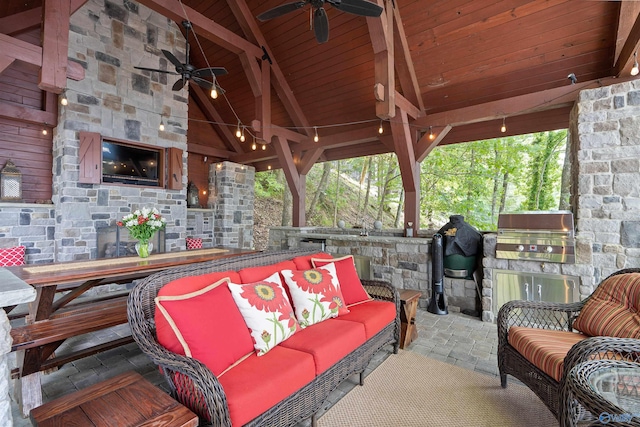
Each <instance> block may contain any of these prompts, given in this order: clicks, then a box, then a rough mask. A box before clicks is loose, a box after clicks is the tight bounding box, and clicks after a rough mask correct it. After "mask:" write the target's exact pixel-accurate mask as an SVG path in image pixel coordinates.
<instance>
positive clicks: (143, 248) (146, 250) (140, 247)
mask: <svg viewBox="0 0 640 427" xmlns="http://www.w3.org/2000/svg"><path fill="white" fill-rule="evenodd" d="M152 250H153V243H151V242H149V241H148V240H138V243H136V252H137V253H138V256H139V257H140V258H147V257H148V256H149V254H150V253H151V251H152Z"/></svg>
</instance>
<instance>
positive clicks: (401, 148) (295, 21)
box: [0, 0, 640, 224]
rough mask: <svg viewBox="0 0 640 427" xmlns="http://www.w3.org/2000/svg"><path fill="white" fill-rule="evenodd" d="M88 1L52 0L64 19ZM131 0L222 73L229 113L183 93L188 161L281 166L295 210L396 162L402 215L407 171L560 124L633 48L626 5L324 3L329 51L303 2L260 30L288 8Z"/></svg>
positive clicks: (26, 4) (413, 178)
mask: <svg viewBox="0 0 640 427" xmlns="http://www.w3.org/2000/svg"><path fill="white" fill-rule="evenodd" d="M84 1H86V0H55V2H57V3H60V2H61V3H65V2H68V3H69V4H70V10H71V11H73V10H75V9H76V8H77V7H79V6H80V5H81V4H82V3H84ZM139 2H140V3H141V4H143V5H145V6H147V7H150V8H152V9H154V10H156V11H158V12H160V13H162V14H164V15H165V16H167V17H169V18H170V19H173V20H174V21H176V22H178V23H179V22H180V21H182V20H183V19H185V18H188V19H189V20H190V21H192V22H193V23H194V29H195V33H196V35H197V42H196V40H195V39H194V38H191V40H190V42H191V46H192V57H191V60H192V61H191V62H192V63H194V64H195V65H196V66H198V67H206V66H222V67H225V68H226V69H227V70H228V71H229V74H228V75H226V76H221V77H220V78H219V80H218V81H219V84H220V85H221V86H222V87H223V88H224V89H225V91H226V97H227V100H228V103H227V102H226V100H225V99H224V98H223V97H220V98H218V99H217V100H213V99H211V98H209V97H208V96H207V93H205V92H206V91H204V90H201V89H199V88H197V87H195V86H194V87H191V88H190V89H189V90H190V97H191V99H192V100H193V101H194V102H193V103H192V104H190V105H191V106H190V114H191V115H192V118H197V119H198V120H197V121H196V120H194V121H192V122H190V124H189V133H188V145H189V152H190V154H192V153H195V154H201V155H207V156H209V157H211V158H215V159H216V160H225V159H228V160H232V161H235V162H239V163H244V164H250V165H253V166H255V167H256V169H257V170H258V171H259V170H265V169H267V168H268V167H271V168H280V167H281V168H283V169H284V170H285V173H286V175H287V179H288V182H289V186H290V188H292V189H293V190H292V192H293V193H294V201H295V200H296V199H298V200H300V199H301V200H304V185H302V184H303V183H304V176H305V175H306V173H307V172H308V170H309V168H310V167H311V166H312V165H313V163H314V162H316V161H324V160H336V159H342V158H349V157H357V156H363V155H368V154H378V153H384V152H391V151H395V152H396V154H397V155H398V158H399V162H400V166H401V171H402V178H403V184H404V186H405V191H406V192H407V200H408V201H407V204H408V206H411V205H412V203H413V205H416V201H415V200H414V201H413V202H412V201H411V198H412V197H413V196H412V192H413V193H415V191H416V187H417V179H418V177H417V175H416V170H417V168H416V165H417V162H420V161H422V160H423V159H424V157H425V156H427V155H428V153H429V152H430V150H431V149H433V148H434V147H435V146H437V145H438V144H440V145H443V144H452V143H459V142H464V141H471V140H478V139H486V138H493V137H499V136H504V135H515V134H522V133H529V132H536V131H545V130H552V129H559V128H566V127H568V121H569V111H570V109H571V105H572V104H573V102H574V101H575V99H576V97H577V95H578V93H579V91H580V90H582V89H584V88H592V87H598V86H602V85H608V84H612V83H615V82H621V81H625V80H629V79H631V77H629V71H630V69H631V67H632V64H633V59H634V56H633V55H634V52H636V51H637V49H638V40H639V39H640V21H639V20H638V12H639V11H640V6H638V2H634V1H600V0H596V1H575V0H544V1H543V0H375V2H376V3H378V4H379V5H380V6H382V7H384V8H385V10H384V12H383V14H382V16H381V17H379V18H364V17H360V16H355V15H351V14H348V13H344V12H341V11H338V10H337V9H335V8H334V7H332V6H330V5H329V4H327V3H325V9H326V11H327V15H328V19H329V24H330V37H329V41H328V42H326V43H324V44H318V43H317V42H316V40H315V38H314V34H313V31H310V28H309V22H310V21H309V17H310V15H309V9H310V6H309V5H306V6H305V7H303V8H301V9H299V10H297V11H295V12H292V13H289V14H287V15H286V16H282V17H279V18H275V19H272V20H270V21H267V22H259V21H257V20H256V19H255V16H257V15H258V14H260V13H262V12H264V11H266V10H268V9H270V8H272V7H275V6H278V5H280V4H283V3H285V2H287V0H215V1H211V0H182V4H181V3H180V2H179V1H178V0H139ZM41 6H42V0H3V1H2V2H0V44H2V43H4V44H7V41H6V39H2V37H3V34H1V33H4V34H6V35H9V36H11V35H12V34H11V33H10V32H9V31H8V30H7V29H8V28H11V22H15V21H16V19H15V18H16V17H18V16H26V15H25V14H29V13H33V11H34V10H36V8H39V7H41ZM44 9H46V7H45V8H44ZM18 14H22V15H18ZM45 16H46V14H45ZM45 27H46V23H45ZM200 46H201V47H200ZM262 48H264V50H265V51H266V52H267V54H268V55H269V59H271V61H272V63H271V64H269V63H268V62H267V61H266V60H265V59H264V58H262ZM0 59H1V58H0ZM1 65H2V63H1V62H0V66H1ZM139 65H140V66H145V67H154V66H156V65H155V64H151V63H146V62H145V63H141V64H139ZM69 73H70V71H69V70H68V71H67V74H68V75H69ZM571 73H573V74H575V76H576V77H577V83H576V84H572V83H571V81H570V80H569V79H568V78H567V76H568V75H569V74H571ZM54 86H55V83H54ZM41 87H42V85H41ZM229 106H232V108H230V107H229ZM203 119H206V120H208V121H209V122H211V123H207V122H206V121H203ZM238 121H240V123H241V124H242V125H243V126H247V128H246V129H247V141H246V142H244V143H240V142H239V141H238V140H236V139H235V137H234V136H233V133H234V132H235V127H236V125H237V123H238ZM503 121H504V122H505V123H506V126H507V132H506V133H501V132H500V126H501V124H502V122H503ZM213 122H216V123H220V122H224V123H226V124H228V126H220V125H218V124H214V123H213ZM380 123H382V124H383V128H384V133H383V134H382V135H380V134H378V127H379V125H380ZM263 124H264V126H263ZM346 124H349V125H346ZM316 131H317V133H318V135H319V137H320V140H319V141H318V142H314V141H313V136H314V134H315V133H316ZM429 131H432V132H433V133H434V135H435V139H434V140H431V139H430V138H429V137H428V133H429ZM211 135H215V136H214V137H211ZM251 135H256V136H257V137H258V138H259V139H258V142H261V141H262V140H263V139H264V140H266V141H267V143H268V144H267V148H266V150H261V149H260V148H258V150H255V151H253V150H252V149H251V148H250V146H251V142H252V139H253V137H252V136H251ZM418 192H419V190H418ZM414 196H415V194H414ZM417 197H419V195H418V196H417ZM302 205H303V203H302ZM297 209H299V210H302V212H297V215H298V216H297V218H296V212H294V224H295V223H296V222H298V223H299V222H300V220H302V223H304V218H303V215H304V206H298V208H297ZM409 210H410V211H413V212H409V213H407V212H406V211H405V218H406V219H407V220H411V219H412V218H413V217H415V216H417V210H416V206H413V207H412V208H410V209H409ZM414 222H415V223H416V224H417V221H414Z"/></svg>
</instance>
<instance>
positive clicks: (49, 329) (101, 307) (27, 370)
mask: <svg viewBox="0 0 640 427" xmlns="http://www.w3.org/2000/svg"><path fill="white" fill-rule="evenodd" d="M127 321H128V319H127V297H126V296H124V297H122V296H121V297H118V298H112V299H107V300H98V301H94V302H90V303H86V304H77V305H72V306H67V307H65V308H64V309H60V310H59V311H57V312H56V313H55V314H53V315H52V316H51V318H50V319H46V320H40V321H37V322H35V323H30V324H27V325H24V326H18V327H15V328H12V329H11V338H12V339H13V344H12V347H11V351H20V350H24V355H23V358H24V360H23V363H22V369H21V371H20V372H14V373H13V376H14V377H15V376H16V374H17V376H26V375H29V374H32V373H35V372H39V371H44V370H47V369H51V368H54V367H57V366H61V365H63V364H65V363H69V362H72V361H74V360H77V359H80V358H83V357H87V356H90V355H92V354H96V353H98V352H101V351H105V350H109V349H111V348H115V347H118V346H121V345H124V344H127V343H130V342H133V339H132V338H131V336H127V337H123V338H119V339H117V340H113V341H109V342H105V343H102V344H99V345H97V346H92V347H89V348H86V349H81V350H77V351H74V352H72V353H70V354H65V355H61V356H55V357H51V358H50V356H51V355H52V354H53V352H54V351H55V350H56V349H57V348H58V347H59V346H60V345H61V344H62V343H63V342H64V340H66V339H67V338H71V337H74V336H77V335H82V334H86V333H89V332H94V331H97V330H100V329H104V328H109V327H112V326H117V325H121V324H124V323H127Z"/></svg>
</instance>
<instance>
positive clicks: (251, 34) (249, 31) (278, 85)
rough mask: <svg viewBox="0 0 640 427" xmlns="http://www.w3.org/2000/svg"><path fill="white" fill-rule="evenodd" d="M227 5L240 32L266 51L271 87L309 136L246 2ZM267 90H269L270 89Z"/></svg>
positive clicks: (232, 0) (231, 1)
mask: <svg viewBox="0 0 640 427" xmlns="http://www.w3.org/2000/svg"><path fill="white" fill-rule="evenodd" d="M227 3H228V4H229V7H230V8H231V11H232V12H233V15H234V16H235V17H236V20H237V21H238V23H239V24H240V28H242V31H243V32H244V33H245V36H246V37H247V38H248V39H249V40H251V41H253V42H255V43H257V44H258V45H260V46H261V49H262V48H264V49H265V50H266V52H267V55H268V56H269V59H270V60H271V61H269V62H270V66H271V71H272V72H273V76H274V81H273V82H272V84H273V87H274V88H275V90H276V93H277V95H278V97H279V98H280V101H281V102H282V104H283V105H284V107H285V109H286V110H287V113H289V116H290V117H291V120H292V121H293V123H294V124H295V125H296V126H297V127H299V128H302V129H303V132H304V133H306V134H307V135H311V133H310V132H311V130H310V127H311V126H310V124H309V120H307V117H306V116H305V114H304V112H303V111H302V107H301V106H300V103H298V100H297V99H296V97H295V96H294V94H293V90H292V89H291V87H290V86H289V82H287V79H286V77H285V75H284V73H283V72H282V69H281V68H280V65H278V62H277V61H276V59H275V58H274V57H273V56H272V55H271V54H269V52H270V51H271V50H270V49H269V45H268V43H267V40H266V38H265V37H264V35H263V34H262V31H260V28H258V24H257V22H256V19H255V17H254V16H253V14H252V13H251V10H250V9H249V7H248V6H247V3H246V1H244V0H227ZM262 55H263V54H261V55H260V58H262ZM263 62H266V58H264V59H263ZM263 66H264V65H263ZM268 89H269V90H270V87H269V88H268ZM262 90H263V91H264V90H265V89H264V87H263V88H262ZM263 113H264V112H263Z"/></svg>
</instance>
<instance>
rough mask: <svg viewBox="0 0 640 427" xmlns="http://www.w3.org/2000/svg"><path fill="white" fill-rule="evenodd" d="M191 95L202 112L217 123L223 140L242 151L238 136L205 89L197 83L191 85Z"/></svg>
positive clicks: (237, 151) (236, 149) (237, 150)
mask: <svg viewBox="0 0 640 427" xmlns="http://www.w3.org/2000/svg"><path fill="white" fill-rule="evenodd" d="M189 95H191V97H192V98H193V99H194V100H195V101H196V102H197V103H198V105H199V106H200V108H202V112H203V113H204V114H205V116H206V117H207V119H208V120H210V121H212V122H214V123H217V126H216V127H217V128H218V129H219V130H220V133H221V134H222V140H223V141H224V142H225V143H226V144H227V146H230V147H231V148H232V149H233V150H234V151H235V152H236V153H242V147H240V144H239V143H238V140H237V139H236V137H235V136H234V135H233V134H232V133H231V131H230V130H229V127H228V126H226V125H225V124H224V120H223V119H222V116H221V115H220V113H218V110H216V109H215V107H214V106H213V105H212V104H211V101H209V99H210V97H209V95H208V94H207V93H205V91H204V90H203V89H202V88H201V87H200V86H198V85H196V84H190V85H189Z"/></svg>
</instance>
